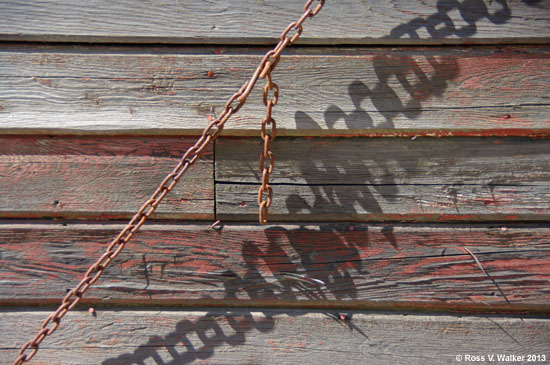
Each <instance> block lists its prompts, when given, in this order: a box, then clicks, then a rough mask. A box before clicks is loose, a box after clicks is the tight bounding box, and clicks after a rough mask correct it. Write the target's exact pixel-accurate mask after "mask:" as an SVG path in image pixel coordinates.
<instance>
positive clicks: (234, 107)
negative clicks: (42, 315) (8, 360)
mask: <svg viewBox="0 0 550 365" xmlns="http://www.w3.org/2000/svg"><path fill="white" fill-rule="evenodd" d="M318 1H319V4H318V5H317V7H315V9H311V5H312V3H313V2H314V0H308V1H307V3H306V5H305V6H304V14H303V15H302V16H301V17H300V19H299V20H297V21H295V22H292V23H290V24H289V25H288V27H287V28H286V29H285V30H284V32H283V33H282V35H281V40H280V41H279V43H278V44H277V46H275V48H274V49H272V50H271V51H269V52H267V53H266V54H265V56H264V58H263V59H262V61H261V62H260V65H259V66H258V68H257V69H256V71H255V72H254V74H253V75H252V77H251V78H250V80H248V81H247V82H245V83H244V84H243V85H242V86H241V88H240V89H239V91H237V92H236V93H235V94H233V95H232V96H231V97H230V98H229V100H228V101H227V103H226V104H225V106H224V109H223V111H222V113H221V114H220V115H219V116H218V117H217V118H216V119H214V120H213V121H212V122H210V124H208V126H207V127H206V128H205V129H204V131H203V132H202V135H201V136H200V137H199V139H198V140H197V142H196V143H195V144H194V145H193V146H192V147H190V148H189V149H188V150H187V151H186V152H185V154H184V155H183V157H182V158H181V160H180V161H179V163H178V164H177V166H176V167H175V168H174V170H173V171H172V172H171V173H169V174H168V175H167V176H166V177H165V178H164V180H162V182H161V183H160V185H159V187H158V188H157V190H155V192H154V193H153V195H151V197H150V198H149V200H147V201H146V202H145V203H144V204H143V205H142V206H141V208H139V210H138V212H137V213H136V214H135V215H134V216H133V217H132V219H131V220H130V222H128V224H127V225H126V227H124V229H123V230H122V231H121V232H120V234H119V235H118V236H117V237H116V238H115V239H114V240H113V241H112V242H111V243H110V244H109V246H107V249H106V250H105V253H104V254H103V255H102V256H101V257H100V258H99V259H98V260H97V261H96V262H95V263H94V264H93V265H92V266H91V267H90V268H89V269H88V271H87V272H86V274H85V275H84V278H83V279H82V280H81V281H80V283H78V285H77V286H76V287H75V288H73V289H71V290H70V291H69V292H68V293H67V295H65V297H64V298H63V300H62V301H61V305H60V306H59V307H58V308H57V310H56V311H55V312H54V313H52V314H50V315H49V316H48V317H47V318H46V320H45V321H44V322H43V323H42V326H41V329H40V331H38V334H37V335H36V336H35V337H34V338H33V339H32V340H30V341H28V342H27V343H25V344H24V345H23V346H22V347H21V349H20V350H19V355H18V356H17V359H16V360H15V362H14V364H17V365H19V364H23V363H25V362H27V361H29V360H30V359H32V358H33V357H34V355H36V353H37V352H38V348H39V346H40V343H42V341H43V340H44V338H46V336H49V335H51V334H52V333H53V332H55V330H57V328H58V327H59V324H60V322H61V319H62V318H63V317H64V316H65V314H67V312H68V311H70V310H71V309H73V308H74V307H75V306H76V305H77V304H78V303H79V302H80V300H81V299H82V297H83V296H84V293H86V291H87V290H88V288H90V286H92V285H93V284H94V283H95V282H96V281H98V280H99V278H100V277H101V275H102V274H103V272H104V271H105V269H106V268H107V266H108V265H109V264H110V263H111V262H112V261H113V260H114V259H115V258H116V257H117V256H118V255H119V254H120V252H121V251H122V250H123V249H124V247H125V246H126V244H127V243H128V241H130V239H132V237H133V236H134V235H135V233H136V232H137V231H138V230H139V228H140V227H141V226H142V225H143V224H144V223H145V221H146V220H147V218H149V216H150V215H151V214H153V212H154V211H155V209H156V208H157V206H158V205H159V204H160V202H161V201H162V199H164V197H165V196H166V195H168V193H169V192H170V191H172V189H173V188H174V186H176V184H177V183H178V181H179V180H180V179H181V177H182V176H183V174H184V173H185V172H186V171H187V170H188V169H189V167H191V165H193V164H194V163H195V161H196V160H197V159H198V158H199V156H200V155H201V153H202V152H203V151H204V149H205V148H206V146H208V144H209V143H210V142H211V141H213V140H215V139H216V138H217V137H218V136H219V134H220V133H221V131H222V130H223V127H224V125H225V122H227V120H228V119H229V118H230V117H231V115H233V114H234V113H237V112H238V111H239V109H241V107H242V106H243V105H244V103H245V102H246V99H247V98H248V96H249V95H250V93H251V92H252V89H253V88H254V86H255V85H256V82H257V81H258V78H259V77H261V78H265V77H267V83H266V86H265V88H264V104H265V105H266V106H267V117H266V118H265V119H264V121H263V122H262V138H263V139H264V152H263V153H262V155H261V156H260V169H261V170H262V174H263V176H262V186H261V187H260V192H259V194H258V196H259V197H258V201H259V204H260V222H262V223H265V222H266V221H267V209H268V208H269V206H270V205H271V198H272V194H273V191H272V189H271V187H270V186H269V184H268V180H269V174H270V173H271V172H272V171H273V163H274V159H273V153H272V152H271V151H270V150H269V149H270V145H271V141H273V139H274V138H275V129H276V126H275V120H274V119H273V118H272V117H271V109H272V108H273V106H274V105H275V104H277V98H278V90H279V89H278V87H277V85H276V84H275V83H273V82H272V81H271V71H273V70H274V69H275V67H276V66H277V63H278V62H279V60H280V57H281V53H282V52H283V50H284V49H285V48H286V47H287V46H288V45H291V44H293V43H294V42H295V41H296V40H297V39H298V37H299V36H300V35H301V33H302V24H303V22H304V21H305V20H306V19H307V18H311V17H314V16H315V15H317V13H319V11H320V10H321V9H322V7H323V5H324V3H325V1H324V0H318ZM291 31H294V32H295V33H294V35H293V36H292V37H289V33H290V32H291ZM269 90H274V93H275V95H274V97H273V99H272V100H267V93H268V92H269ZM266 125H271V126H272V132H271V134H270V135H269V134H267V133H266V131H265V128H266ZM266 159H268V160H269V167H265V168H264V163H265V160H266ZM264 192H267V193H268V198H267V200H266V201H261V198H262V194H263V193H264ZM27 350H30V352H29V353H25V352H26V351H27Z"/></svg>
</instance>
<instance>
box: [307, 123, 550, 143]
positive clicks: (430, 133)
mask: <svg viewBox="0 0 550 365" xmlns="http://www.w3.org/2000/svg"><path fill="white" fill-rule="evenodd" d="M512 121H514V122H515V120H511V121H509V122H512ZM320 136H321V137H342V138H356V137H369V138H380V137H404V138H412V137H415V136H416V137H417V138H418V137H432V138H443V137H531V138H548V137H550V131H549V130H548V129H530V128H494V129H481V130H480V129H472V130H424V131H414V132H413V131H411V132H407V131H388V132H384V131H383V132H376V131H375V132H369V131H366V132H360V133H351V134H350V133H348V132H347V131H342V133H322V134H320ZM300 137H301V138H304V139H315V138H319V137H318V136H300Z"/></svg>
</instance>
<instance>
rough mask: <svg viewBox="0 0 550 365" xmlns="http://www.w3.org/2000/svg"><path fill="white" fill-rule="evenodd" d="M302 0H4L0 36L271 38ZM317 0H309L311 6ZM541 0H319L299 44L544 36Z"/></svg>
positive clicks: (549, 33) (548, 28) (548, 10)
mask: <svg viewBox="0 0 550 365" xmlns="http://www.w3.org/2000/svg"><path fill="white" fill-rule="evenodd" d="M304 3H305V1H294V0H284V1H281V0H279V1H268V2H264V1H261V2H258V1H254V0H240V1H230V0H222V1H215V2H212V1H190V2H182V1H172V2H168V1H162V0H154V1H147V2H137V3H136V2H134V1H130V0H124V1H117V2H110V1H106V0H100V1H94V3H93V4H90V3H85V2H74V1H68V0H63V1H54V0H42V1H32V2H29V1H25V0H17V1H9V2H3V3H2V5H1V11H0V39H3V40H30V41H34V40H39V41H55V42H65V41H69V42H131V43H138V42H144V43H201V44H204V43H216V44H243V43H246V44H251V43H255V44H258V43H267V42H273V41H274V40H275V39H276V38H278V37H279V35H280V33H281V31H282V30H283V29H284V28H285V27H286V25H287V24H288V23H289V22H291V21H293V20H297V19H298V18H299V16H300V15H301V14H302V11H303V10H302V9H303V4H304ZM316 3H317V2H315V4H314V6H315V5H316ZM549 37H550V6H549V3H548V1H545V0H542V1H519V0H512V1H505V0H498V1H485V0H470V1H464V0H462V1H445V0H439V1H436V0H428V1H421V0H415V1H411V0H394V1H391V2H388V1H384V0H370V1H361V0H347V1H338V2H330V1H327V4H326V5H325V8H324V9H323V11H322V12H321V13H320V14H319V16H318V17H316V18H315V19H313V20H312V21H308V22H307V23H306V25H305V31H304V34H303V36H302V37H301V39H300V42H301V43H303V44H306V43H307V44H339V43H340V44H341V43H346V44H350V43H353V44H403V43H415V44H418V43H436V44H440V43H482V42H491V43H508V42H546V41H547V40H548V38H549Z"/></svg>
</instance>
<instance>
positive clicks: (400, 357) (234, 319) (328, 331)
mask: <svg viewBox="0 0 550 365" xmlns="http://www.w3.org/2000/svg"><path fill="white" fill-rule="evenodd" d="M48 314H49V313H48V312H45V311H36V312H35V311H17V312H11V311H6V310H4V311H2V312H0V319H1V321H0V330H2V332H3V333H10V334H12V335H11V336H1V338H0V361H2V363H9V362H10V361H12V360H13V358H14V357H15V355H16V353H17V352H16V345H21V344H23V343H24V342H25V341H27V338H29V337H31V335H34V332H36V331H37V330H38V325H39V323H41V322H42V320H43V319H44V318H45V317H46V316H47V315H48ZM335 315H337V314H335V313H333V312H304V311H272V310H263V311H259V310H257V309H250V310H248V309H237V310H223V309H219V310H216V309H214V310H211V311H209V312H200V311H166V310H161V311H152V310H149V311H147V310H136V311H113V310H101V309H100V310H98V311H96V315H95V316H92V315H91V314H90V313H88V312H71V313H69V314H68V315H67V316H66V319H64V320H63V322H62V324H61V326H60V328H59V330H58V331H57V333H55V335H53V336H52V337H48V338H47V339H46V340H45V341H44V343H43V345H42V346H40V351H39V352H38V354H37V356H36V358H35V359H33V362H32V363H33V364H35V365H38V364H53V363H59V362H70V363H71V364H89V363H94V364H104V365H115V364H120V365H121V364H186V363H191V362H207V363H226V364H227V363H231V364H242V363H254V364H258V363H261V364H296V363H298V362H302V363H307V364H310V363H317V364H350V365H351V364H353V365H355V364H358V363H362V364H363V363H375V364H379V363H386V364H388V363H391V364H411V363H432V364H454V363H459V362H456V355H462V356H464V355H466V354H470V355H477V356H484V357H485V359H486V361H488V362H490V361H489V360H488V356H489V355H494V356H495V362H496V354H507V355H510V354H515V355H517V356H522V355H523V356H525V359H527V355H533V354H538V355H544V356H545V358H546V361H548V357H549V356H550V353H549V352H548V345H549V344H550V337H549V336H548V330H550V322H549V321H548V320H547V319H536V318H505V317H494V316H486V317H474V316H465V317H462V316H461V317H457V316H428V315H402V314H394V315H391V314H378V313H364V312H363V313H362V312H351V313H350V315H351V319H349V320H346V321H339V320H337V319H335V318H334V316H335ZM14 327H17V328H18V330H17V331H15V332H13V333H12V329H13V328H14ZM541 358H542V356H541ZM499 363H504V361H502V362H499ZM530 363H536V364H542V363H545V362H544V361H537V362H530Z"/></svg>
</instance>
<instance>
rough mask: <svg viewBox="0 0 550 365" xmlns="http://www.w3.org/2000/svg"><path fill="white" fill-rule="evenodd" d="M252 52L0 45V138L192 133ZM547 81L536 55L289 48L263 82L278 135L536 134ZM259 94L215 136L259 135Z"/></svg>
mask: <svg viewBox="0 0 550 365" xmlns="http://www.w3.org/2000/svg"><path fill="white" fill-rule="evenodd" d="M264 52H265V50H260V49H253V48H223V47H221V48H220V47H217V48H195V47H192V48H171V49H162V48H155V47H143V48H139V47H135V48H133V47H128V48H124V47H123V48H104V47H92V46H90V47H82V46H79V47H62V46H57V47H24V48H21V47H20V46H17V45H5V46H4V47H3V48H2V52H0V129H1V130H2V131H3V132H4V133H50V132H54V133H69V134H75V133H76V134H79V133H139V134H143V133H146V134H152V133H154V134H167V133H169V134H172V133H177V134H197V133H199V131H201V130H202V129H203V128H204V127H205V126H206V125H207V124H208V118H209V116H210V117H211V116H212V115H213V114H217V113H219V112H220V111H221V110H222V108H223V105H225V102H226V101H227V99H228V98H229V97H230V96H231V95H232V94H233V93H234V92H235V91H236V90H238V89H239V87H240V86H241V85H242V84H243V83H244V82H245V81H246V80H247V79H248V78H249V77H250V76H251V74H252V72H253V70H254V69H255V68H256V66H257V64H258V63H259V61H260V59H261V57H262V55H263V53H264ZM549 73H550V48H548V47H547V46H531V47H525V46H514V47H508V48H500V47H498V48H497V47H479V48H448V47H447V48H438V47H435V48H394V49H390V48H382V49H374V48H363V49H361V48H355V49H348V48H294V49H289V50H288V52H287V53H286V54H285V57H284V59H283V60H282V61H281V63H280V64H279V66H278V69H277V70H276V71H275V72H274V80H275V81H276V82H277V83H278V85H279V87H280V99H279V100H280V102H279V104H278V105H277V107H276V108H275V110H274V117H275V119H276V120H277V123H278V128H279V135H319V134H329V135H338V134H344V135H358V134H376V133H386V134H387V133H395V132H396V130H401V131H400V132H401V133H403V131H404V132H406V133H409V134H412V133H418V134H432V135H433V134H436V135H437V134H438V133H439V134H441V133H445V132H444V131H448V132H447V133H455V134H456V133H458V134H460V135H464V134H466V135H468V134H470V135H475V134H478V135H479V134H481V135H486V134H488V135H495V134H497V135H501V134H516V135H517V134H533V133H534V134H536V133H540V131H541V130H543V131H546V133H548V132H547V131H548V130H549V129H550V103H549V102H548V98H547V95H548V94H550V86H549V85H550V82H549V80H548V74H549ZM262 86H263V85H262V82H261V80H260V82H259V83H258V90H255V91H254V92H253V93H252V95H251V96H250V98H249V102H248V103H247V104H246V106H245V107H244V108H243V109H242V110H241V111H240V113H239V114H236V115H235V116H233V117H232V118H231V120H230V121H229V122H228V123H227V124H226V127H225V130H224V133H225V134H226V135H243V134H244V135H257V134H258V133H259V131H258V129H259V124H260V121H261V120H262V119H263V118H264V114H265V110H264V109H265V108H264V106H263V103H262V102H261V94H260V90H259V89H261V87H262ZM426 130H428V131H426ZM442 131H443V132H442Z"/></svg>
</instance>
